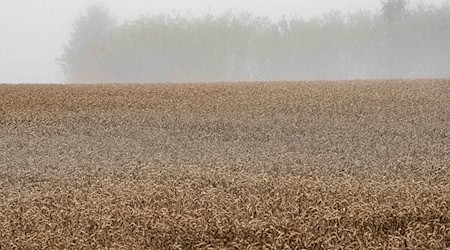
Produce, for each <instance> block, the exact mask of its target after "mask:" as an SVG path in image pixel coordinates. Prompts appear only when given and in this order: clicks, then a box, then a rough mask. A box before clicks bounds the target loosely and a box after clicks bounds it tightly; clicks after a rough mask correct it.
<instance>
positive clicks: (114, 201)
mask: <svg viewBox="0 0 450 250" xmlns="http://www.w3.org/2000/svg"><path fill="white" fill-rule="evenodd" d="M443 248H450V80H448V79H447V80H446V79H440V80H439V79H436V80H377V81H340V82H298V83H293V82H286V83H284V82H277V83H223V84H174V85H170V84H157V85H131V84H116V85H106V84H105V85H0V249H443Z"/></svg>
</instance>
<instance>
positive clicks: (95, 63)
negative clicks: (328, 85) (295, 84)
mask: <svg viewBox="0 0 450 250" xmlns="http://www.w3.org/2000/svg"><path fill="white" fill-rule="evenodd" d="M59 62H60V65H61V67H62V70H63V73H64V74H65V76H66V78H67V80H68V81H70V82H167V81H172V82H186V81H236V80H307V79H351V78H397V77H407V78H413V77H450V7H449V6H448V5H443V6H425V5H417V6H414V7H412V6H408V3H407V2H406V0H386V1H383V2H382V8H381V9H380V11H378V12H376V13H374V12H367V11H360V12H357V13H353V14H350V15H348V16H344V15H342V14H340V13H338V12H329V13H327V14H324V15H322V16H320V17H316V18H312V19H309V20H304V19H301V18H289V19H288V18H283V19H281V20H278V21H273V20H271V19H269V18H266V17H259V16H254V15H251V14H248V13H241V14H233V13H226V14H222V15H220V16H214V15H211V14H207V15H204V16H201V17H193V16H184V15H168V14H167V15H166V14H164V15H158V16H149V17H142V18H139V19H136V20H132V21H126V22H124V23H121V24H119V23H118V22H117V21H116V19H115V18H114V17H112V16H111V15H110V14H109V12H108V11H107V10H106V9H105V8H103V7H100V6H92V7H90V8H89V9H88V11H87V13H86V14H85V15H84V16H81V17H80V18H79V19H78V20H77V21H76V23H75V28H74V31H73V33H72V35H71V40H70V41H69V42H68V44H67V45H66V47H65V51H64V53H63V55H62V56H61V57H60V58H59Z"/></svg>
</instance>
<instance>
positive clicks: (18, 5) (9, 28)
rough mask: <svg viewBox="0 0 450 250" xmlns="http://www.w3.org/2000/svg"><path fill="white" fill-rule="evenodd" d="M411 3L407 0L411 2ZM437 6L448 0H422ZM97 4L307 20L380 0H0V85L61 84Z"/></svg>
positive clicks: (117, 10) (133, 14)
mask: <svg viewBox="0 0 450 250" xmlns="http://www.w3.org/2000/svg"><path fill="white" fill-rule="evenodd" d="M416 2H418V1H417V0H416V1H413V0H412V1H411V3H413V4H414V3H416ZM422 2H423V3H426V4H437V5H440V4H442V3H444V2H449V0H423V1H422ZM90 3H103V5H104V6H106V7H107V8H108V9H109V10H110V11H111V13H112V14H113V15H114V16H116V17H118V18H119V20H124V19H130V18H131V19H132V18H137V17H139V16H141V15H146V14H158V13H171V12H173V11H175V12H178V13H190V14H193V15H198V14H201V13H205V12H213V13H220V12H224V11H226V10H232V11H234V12H239V11H248V12H252V13H254V14H258V15H266V16H271V17H272V18H274V19H276V18H279V17H281V16H283V15H285V16H292V15H297V16H299V17H304V18H310V17H312V16H315V15H320V14H321V13H323V12H327V11H330V10H338V11H341V12H343V13H349V12H354V11H357V10H360V9H364V10H372V11H373V10H377V9H379V8H380V0H339V1H336V0H258V1H256V0H245V1H242V0H191V1H186V0H164V1H155V0H128V1H123V0H104V1H92V0H91V1H88V0H0V83H1V82H2V83H21V82H33V83H43V82H61V81H63V78H62V74H61V73H60V71H59V67H58V65H57V63H56V62H55V59H56V58H57V57H58V56H60V54H61V53H62V50H63V44H64V43H65V42H67V40H68V38H69V34H70V32H71V30H72V27H73V22H74V20H75V18H76V17H77V16H79V15H80V14H82V13H83V12H84V11H85V9H86V7H87V6H88V5H89V4H90Z"/></svg>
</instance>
